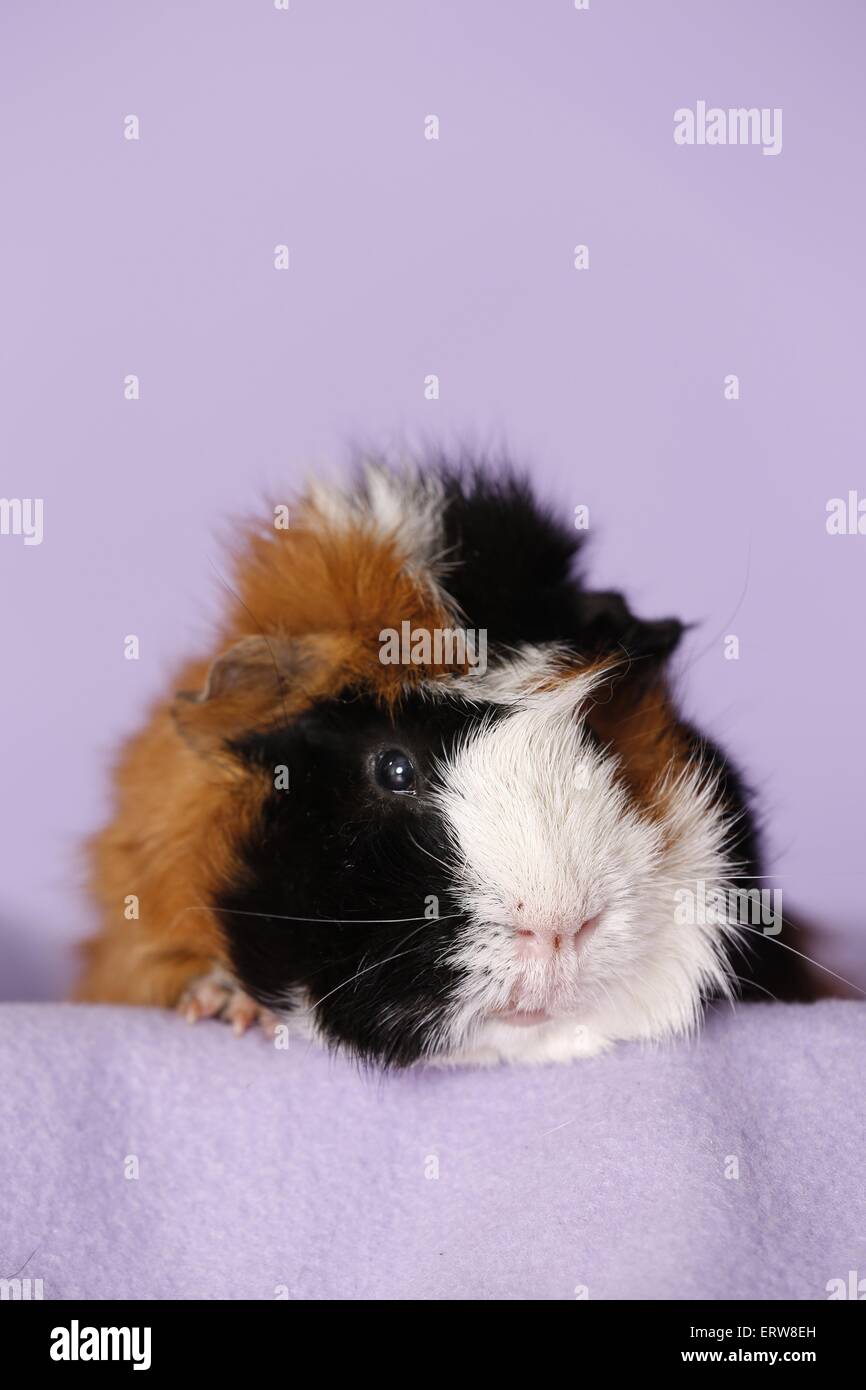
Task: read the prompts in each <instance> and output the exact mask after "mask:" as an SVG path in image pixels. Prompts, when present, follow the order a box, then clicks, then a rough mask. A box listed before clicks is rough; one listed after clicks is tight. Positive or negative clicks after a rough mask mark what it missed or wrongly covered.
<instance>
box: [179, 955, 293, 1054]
mask: <svg viewBox="0 0 866 1390" xmlns="http://www.w3.org/2000/svg"><path fill="white" fill-rule="evenodd" d="M178 1010H179V1012H180V1013H182V1014H183V1016H184V1018H185V1019H186V1021H187V1023H197V1022H198V1021H199V1019H200V1018H221V1019H223V1020H224V1021H225V1022H226V1023H230V1024H231V1027H232V1032H233V1033H234V1035H235V1037H237V1038H239V1037H241V1036H242V1034H244V1033H245V1032H246V1031H247V1029H248V1028H250V1027H251V1026H252V1024H254V1023H255V1022H256V1021H258V1022H259V1023H260V1024H261V1026H262V1028H263V1030H264V1032H265V1033H266V1034H267V1035H268V1036H273V1033H274V1029H275V1028H276V1026H277V1023H278V1021H279V1020H278V1019H277V1017H276V1015H275V1014H272V1013H271V1011H270V1009H266V1008H264V1007H263V1006H262V1005H261V1004H258V1003H257V1002H256V1000H255V999H251V998H250V996H249V995H248V994H245V993H244V991H243V990H242V989H239V988H238V986H237V985H236V984H235V982H234V981H233V980H232V979H231V978H230V976H228V975H227V974H226V973H225V971H223V970H219V969H216V970H211V971H210V972H209V973H208V974H207V975H200V976H199V978H198V979H197V980H193V981H192V983H191V984H190V985H189V986H188V988H187V989H186V991H185V993H184V995H183V997H182V998H181V1000H180V1003H179V1004H178Z"/></svg>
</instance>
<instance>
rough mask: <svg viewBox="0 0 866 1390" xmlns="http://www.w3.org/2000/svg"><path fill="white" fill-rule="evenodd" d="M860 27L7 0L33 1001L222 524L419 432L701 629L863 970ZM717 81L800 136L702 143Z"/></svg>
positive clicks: (211, 594)
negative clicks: (495, 462)
mask: <svg viewBox="0 0 866 1390" xmlns="http://www.w3.org/2000/svg"><path fill="white" fill-rule="evenodd" d="M864 39H866V11H864V9H863V7H862V6H861V5H860V4H858V3H856V0H850V3H845V0H836V2H835V3H827V0H825V3H823V4H820V5H818V4H815V3H812V0H763V3H762V4H760V5H756V4H754V3H753V0H725V3H724V4H722V3H709V2H708V0H707V2H702V0H692V3H676V2H675V0H656V3H652V4H648V3H646V0H630V2H629V3H626V0H620V2H619V3H615V0H607V2H605V0H591V4H590V8H589V10H588V11H586V12H579V11H577V10H575V8H574V5H573V3H572V0H543V2H542V3H540V2H539V0H534V2H533V3H530V0H525V3H521V2H520V0H511V2H510V3H509V0H471V3H469V2H468V0H447V2H446V3H436V2H435V0H426V2H425V3H421V0H368V2H367V3H365V4H358V3H357V0H317V3H315V4H314V3H313V0H291V7H290V9H289V11H288V12H287V13H284V12H280V11H278V10H276V9H275V8H274V5H273V3H272V0H243V3H241V0H235V3H228V0H199V3H192V2H191V0H186V3H184V4H183V5H178V4H176V3H173V2H172V3H169V0H149V3H148V4H147V5H134V4H122V5H121V4H118V3H117V0H112V2H111V3H109V0H89V2H88V3H87V4H86V5H83V6H81V5H79V6H69V5H61V4H57V3H52V4H49V3H43V0H28V4H27V5H26V6H25V5H17V6H5V7H4V9H3V12H2V18H0V52H2V58H0V62H2V67H3V72H2V79H0V80H2V89H3V91H4V98H5V101H4V106H5V119H4V122H3V128H2V141H3V145H4V147H5V148H4V156H3V160H4V175H3V184H4V195H5V196H4V204H5V207H4V212H3V218H2V238H3V256H2V267H3V276H4V280H5V281H6V288H5V291H4V299H5V309H4V321H5V324H4V326H5V332H4V333H3V363H2V373H0V381H2V390H3V397H4V401H3V407H2V412H0V430H2V460H3V470H2V485H0V490H2V493H3V494H4V495H5V496H7V497H34V498H35V497H41V498H43V499H44V539H43V542H42V544H41V545H32V546H25V545H24V543H23V538H22V537H21V536H14V535H3V536H0V567H2V579H0V582H2V595H3V600H2V601H3V610H2V611H3V652H4V657H5V659H4V662H3V667H4V675H3V700H4V704H3V708H4V717H3V720H2V728H0V739H2V749H0V767H2V773H3V792H4V824H3V834H2V849H0V852H2V859H3V863H2V880H0V892H2V900H0V922H2V929H0V970H2V975H3V978H2V993H3V994H5V995H6V996H7V997H8V996H9V995H15V994H19V995H38V994H45V993H50V992H51V991H52V990H56V989H58V988H60V987H61V985H62V981H63V979H64V977H65V974H66V972H67V970H68V961H67V958H66V954H65V952H66V948H67V946H68V943H70V942H71V941H72V940H74V939H75V938H76V936H78V935H80V934H81V933H82V931H83V930H85V929H86V927H87V924H88V920H89V916H88V910H87V907H86V904H85V903H84V902H83V900H82V897H81V893H80V887H79V879H80V874H79V870H78V865H77V860H76V856H77V852H78V851H77V847H78V844H79V841H80V838H81V836H82V835H83V834H84V833H85V832H87V831H88V830H89V829H90V828H92V827H94V826H95V825H96V824H97V823H98V821H99V819H100V817H101V816H102V815H103V814H104V811H105V806H106V769H107V765H108V760H109V757H110V753H111V750H112V748H113V747H114V746H115V745H116V743H117V741H118V739H119V738H120V737H121V736H122V735H123V734H124V733H125V732H127V731H128V730H130V729H131V728H133V727H134V726H135V724H136V722H137V720H138V719H139V718H140V716H141V713H142V710H143V709H144V707H145V705H146V703H147V701H148V699H149V698H150V697H151V696H152V695H153V694H154V693H155V692H156V691H158V690H159V689H160V688H161V687H162V684H163V681H164V680H165V678H166V674H167V671H168V669H169V668H170V666H171V664H172V662H173V661H174V659H175V658H177V656H178V655H179V654H181V653H183V652H184V651H186V649H187V647H188V645H189V644H190V643H191V642H195V641H196V640H197V639H199V638H200V637H201V636H202V634H203V633H204V632H206V630H207V624H208V621H209V618H210V617H211V616H212V615H213V613H214V611H215V605H216V603H217V601H218V597H219V582H218V580H217V579H216V576H215V573H214V569H213V564H212V562H213V563H216V564H217V565H219V564H220V563H221V561H220V556H221V554H222V548H221V544H220V543H219V541H218V540H217V537H218V536H219V535H220V534H221V533H223V532H224V530H225V528H226V522H227V519H228V518H231V517H232V516H233V515H235V514H236V513H237V512H238V511H248V510H249V509H250V508H251V507H253V506H254V505H256V502H257V499H258V498H259V496H260V495H261V493H262V491H263V490H264V489H272V490H274V491H276V493H277V495H285V493H286V491H287V489H289V488H290V487H291V486H292V485H294V484H295V483H296V482H297V481H298V480H299V479H300V478H301V476H302V475H303V473H304V472H305V471H306V470H307V469H308V468H320V467H323V466H325V465H326V464H328V465H329V466H330V465H331V464H335V465H336V466H339V464H340V461H341V459H342V458H343V457H344V449H345V444H346V441H347V440H358V439H360V440H362V441H364V440H368V441H374V442H376V443H381V442H382V441H385V442H388V441H393V440H395V439H401V438H408V439H409V440H412V439H417V438H419V437H422V436H426V437H429V438H433V439H435V440H437V441H440V442H443V441H444V442H448V441H449V440H452V439H454V438H457V437H465V436H467V435H468V436H470V437H472V438H474V439H475V440H476V441H479V442H480V443H483V444H493V445H499V444H503V443H507V444H508V446H509V447H510V448H511V449H512V450H513V451H514V452H515V453H516V455H517V456H518V457H519V458H521V459H523V460H525V461H527V462H528V463H529V464H530V465H531V467H532V469H533V471H534V473H535V475H536V477H537V479H538V483H539V485H540V486H541V487H542V488H543V489H544V490H545V491H546V492H547V493H548V494H549V496H550V497H551V498H552V499H553V500H554V501H555V503H556V504H557V505H558V506H559V507H561V508H562V509H563V512H564V514H570V513H571V512H572V510H573V508H574V507H575V506H576V505H578V504H580V503H585V504H588V505H589V506H590V508H591V535H592V571H593V575H594V578H595V579H597V581H598V582H599V584H602V585H615V586H622V587H625V588H626V589H627V591H628V593H629V595H630V597H631V598H632V600H633V602H634V604H635V606H637V607H638V608H639V609H640V610H642V611H644V612H646V613H647V614H649V615H660V614H664V613H667V612H669V611H676V612H679V613H682V614H683V615H684V616H686V617H687V618H689V619H692V620H694V621H695V622H696V623H698V624H699V625H700V626H699V627H698V628H697V629H696V631H695V632H694V634H693V635H692V636H691V637H690V639H689V642H688V644H687V647H686V650H685V652H684V656H683V660H682V663H681V684H682V689H683V692H684V696H685V699H686V702H687V705H688V707H689V709H690V710H691V711H692V712H693V713H694V714H696V715H698V716H699V717H700V718H701V719H702V720H703V722H704V723H705V724H706V725H707V726H708V727H709V728H710V729H711V730H712V731H714V732H715V733H716V734H717V735H718V736H720V737H721V738H722V739H723V740H725V741H726V742H727V744H728V745H729V746H730V748H731V749H732V750H733V751H734V752H735V753H736V754H737V755H738V756H739V758H740V759H741V760H742V762H743V763H744V765H745V766H746V768H747V769H748V770H749V772H750V774H751V776H752V778H753V780H754V782H755V783H756V785H757V786H758V787H759V788H760V791H761V794H762V797H763V801H764V806H765V808H766V812H767V816H768V819H769V822H770V825H771V840H772V845H773V848H774V852H775V857H774V868H776V869H777V870H778V871H779V873H780V875H781V878H780V880H779V881H780V882H781V884H782V886H783V889H784V891H785V893H786V895H787V901H788V904H789V905H793V903H794V902H797V903H799V904H800V906H802V907H803V908H805V909H806V910H807V912H810V913H811V914H813V915H814V916H816V917H818V918H819V919H820V920H821V921H822V922H823V923H824V924H825V928H826V931H827V933H828V941H827V945H826V951H825V954H826V958H827V959H828V960H829V959H830V958H831V956H832V953H833V950H834V945H833V941H834V938H835V937H837V936H839V937H845V938H846V939H847V942H848V945H847V947H846V950H847V955H848V959H849V960H850V959H851V958H852V957H853V956H856V955H858V954H859V955H860V956H861V958H862V956H863V954H864V952H866V944H864V943H866V930H861V931H860V936H859V944H858V943H857V932H858V930H859V929H860V928H861V927H862V923H863V911H862V907H861V898H862V891H863V887H864V874H866V865H864V858H863V853H862V848H863V788H864V773H866V744H864V739H863V735H862V704H863V701H862V683H863V671H864V657H863V599H864V580H863V576H864V565H866V535H864V536H859V535H842V536H832V535H828V533H827V530H826V525H825V521H826V504H827V501H828V499H830V498H832V497H846V496H847V494H848V492H849V490H851V489H858V488H859V489H860V491H861V493H862V495H863V496H866V469H864V461H863V460H864V449H863V445H864V424H863V412H862V397H863V391H862V380H863V369H864V368H863V352H862V345H863V323H864V321H866V303H864V297H866V296H864V277H863V269H862V267H863V259H862V257H863V253H862V227H863V212H864V179H863V157H862V139H863V119H862V117H863V108H862V61H863V51H864ZM700 99H705V100H707V101H708V102H709V103H710V104H718V105H719V106H723V107H728V106H752V105H754V106H758V107H767V108H775V107H780V108H781V109H782V112H783V148H782V151H781V153H780V154H778V155H777V156H775V157H772V156H770V157H768V156H765V155H764V154H763V153H762V151H761V149H760V148H757V147H753V146H746V147H743V146H738V147H731V146H726V147H710V146H703V147H699V146H693V147H681V146H678V145H677V144H675V142H674V139H673V125H674V122H673V113H674V110H675V109H676V108H678V107H685V106H689V107H694V106H695V104H696V102H697V101H698V100H700ZM132 114H134V115H136V116H138V118H139V121H140V139H139V140H137V141H133V140H128V139H125V138H124V118H125V117H127V116H128V115H132ZM434 114H435V115H436V116H438V118H439V121H440V138H439V139H438V141H437V140H427V139H425V135H424V122H425V117H427V116H429V115H434ZM277 243H286V244H287V245H288V246H289V248H290V268H289V270H288V271H278V270H276V269H275V268H274V264H273V256H274V246H275V245H276V244H277ZM577 243H585V244H586V245H587V246H588V247H589V257H590V263H589V269H587V270H576V269H575V268H574V265H573V248H574V246H575V245H576V244H577ZM131 373H134V374H137V375H138V376H139V378H140V399H139V400H137V401H128V400H125V399H124V390H123V383H124V378H125V377H126V376H127V375H128V374H131ZM429 373H436V374H437V375H438V376H439V378H440V383H441V394H440V398H439V400H437V401H428V400H425V398H424V391H423V382H424V378H425V376H426V375H427V374H429ZM729 373H736V374H737V375H738V376H739V380H740V398H739V400H726V399H725V395H724V379H725V376H726V375H727V374H729ZM129 633H135V634H137V635H138V636H139V638H140V642H141V658H140V660H139V661H137V662H135V661H126V660H124V657H123V639H124V637H125V636H126V635H127V634H129ZM728 633H733V634H736V635H737V636H738V638H739V642H740V657H739V660H736V661H732V660H726V659H725V655H724V650H723V643H722V640H721V639H722V637H723V636H724V635H726V634H728ZM840 958H841V957H840Z"/></svg>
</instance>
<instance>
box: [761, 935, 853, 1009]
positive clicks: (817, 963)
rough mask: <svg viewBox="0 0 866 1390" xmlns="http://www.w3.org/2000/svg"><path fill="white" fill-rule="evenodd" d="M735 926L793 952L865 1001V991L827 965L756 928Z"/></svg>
mask: <svg viewBox="0 0 866 1390" xmlns="http://www.w3.org/2000/svg"><path fill="white" fill-rule="evenodd" d="M780 920H781V921H782V922H784V921H785V918H784V917H782V918H781V919H780ZM736 926H737V928H738V929H739V930H740V931H750V932H753V933H754V934H755V936H760V937H763V938H764V940H765V941H775V943H776V945H777V946H781V947H782V949H783V950H785V951H793V952H794V955H795V956H799V957H800V959H801V960H805V961H808V962H809V964H810V965H815V966H817V967H818V969H819V970H823V971H824V972H825V973H826V974H827V975H832V976H833V979H834V980H839V981H840V983H841V984H843V985H848V987H849V988H850V989H855V990H856V991H857V993H858V994H862V995H863V997H864V999H866V989H861V988H860V986H859V985H855V983H854V981H853V980H846V979H845V976H844V975H837V974H836V971H835V970H831V969H830V967H829V965H822V964H821V962H820V961H819V960H815V958H814V957H813V956H807V955H805V954H804V952H803V951H798V950H797V949H796V947H795V946H788V945H787V944H786V943H785V942H784V941H780V940H779V938H778V937H777V936H768V935H767V933H766V932H762V931H758V929H757V927H747V926H746V925H745V923H744V922H737V923H736ZM786 926H789V927H790V926H793V923H792V922H787V923H786Z"/></svg>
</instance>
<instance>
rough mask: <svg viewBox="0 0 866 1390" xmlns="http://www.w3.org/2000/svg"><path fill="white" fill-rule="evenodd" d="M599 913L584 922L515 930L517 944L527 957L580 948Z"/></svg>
mask: <svg viewBox="0 0 866 1390" xmlns="http://www.w3.org/2000/svg"><path fill="white" fill-rule="evenodd" d="M600 916H601V913H596V915H595V917H587V919H586V921H584V922H577V923H574V922H567V923H566V922H558V921H557V922H552V923H549V924H548V923H546V924H544V925H541V924H536V926H535V927H534V928H533V929H530V928H529V927H518V928H516V931H515V935H516V937H517V940H518V944H519V945H520V946H521V948H522V949H523V951H524V952H526V953H527V954H529V955H537V954H546V953H547V952H548V951H549V950H553V951H562V950H566V949H568V948H569V947H572V946H582V945H583V944H584V942H585V941H586V940H587V938H588V937H589V936H590V935H591V933H592V930H593V928H594V927H595V926H596V925H597V923H598V920H599V918H600Z"/></svg>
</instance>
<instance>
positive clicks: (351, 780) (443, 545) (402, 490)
mask: <svg viewBox="0 0 866 1390" xmlns="http://www.w3.org/2000/svg"><path fill="white" fill-rule="evenodd" d="M277 514H279V516H278V515H277ZM274 517H276V518H277V524H273V520H274V518H271V517H269V518H268V522H267V524H265V525H263V526H262V527H261V528H259V529H255V528H254V529H253V531H252V533H250V534H248V535H247V536H246V539H245V542H244V545H243V547H242V550H241V553H240V555H239V557H238V561H237V565H236V578H235V582H234V587H233V588H232V594H233V598H232V601H231V603H230V607H229V611H228V613H227V615H226V619H225V624H224V627H223V630H222V632H221V635H220V638H219V641H218V642H217V644H216V646H215V648H214V651H213V652H212V654H211V656H210V659H208V660H202V661H195V662H192V663H191V664H189V665H188V666H187V667H186V668H185V669H184V670H183V671H182V672H181V674H180V678H179V680H178V681H177V682H176V688H178V689H179V690H180V693H179V694H177V695H172V696H171V698H168V699H166V700H165V701H164V702H163V703H161V704H160V705H159V706H158V707H157V708H156V709H155V711H154V712H153V715H152V718H151V719H150V722H149V723H148V725H147V727H146V728H145V729H144V730H143V731H142V732H141V733H139V734H138V735H137V736H136V737H135V738H133V739H132V741H131V742H130V743H129V745H128V746H127V747H126V749H125V750H124V752H123V755H122V758H121V760H120V763H119V767H118V770H117V775H116V813H115V815H114V818H113V820H112V822H111V824H110V825H109V826H108V827H107V828H106V829H105V830H104V831H102V832H101V833H100V834H99V835H97V836H96V838H95V839H94V841H93V843H92V846H91V850H92V886H93V890H94V893H95V896H96V898H97V900H98V902H99V904H100V907H101V912H102V917H103V924H102V929H101V931H100V932H99V934H98V935H97V936H96V937H95V938H94V939H93V940H91V941H90V942H88V943H87V945H86V947H85V953H86V964H85V969H84V972H83V977H82V979H81V982H80V985H79V987H78V991H77V997H78V998H79V999H83V1000H96V1001H115V1002H117V1001H125V1002H129V1003H136V1004H155V1005H177V1006H180V1007H181V1009H182V1010H183V1011H184V1013H185V1014H186V1015H187V1017H188V1018H190V1019H191V1020H194V1019H196V1018H199V1017H203V1016H214V1015H220V1016H222V1017H224V1018H226V1019H228V1020H229V1021H231V1022H232V1023H233V1024H234V1026H235V1028H236V1030H237V1031H243V1029H244V1027H245V1026H246V1025H247V1024H248V1023H250V1022H251V1021H252V1020H253V1019H255V1018H256V1017H257V1016H264V1017H265V1018H266V1019H268V1020H270V1021H273V1020H274V1019H275V1018H276V1019H277V1020H279V1021H280V1022H282V1023H284V1024H285V1025H286V1026H287V1028H288V1029H289V1030H290V1031H291V1030H294V1031H297V1032H298V1033H299V1034H306V1035H307V1036H309V1037H316V1038H319V1039H321V1040H322V1041H323V1042H325V1043H326V1044H330V1045H332V1046H339V1047H341V1048H344V1049H346V1050H347V1051H349V1052H351V1053H352V1054H354V1055H355V1056H357V1057H360V1058H363V1059H366V1060H371V1061H375V1062H378V1063H381V1064H383V1065H392V1066H393V1065H397V1066H403V1065H407V1064H410V1063H413V1062H415V1061H418V1060H446V1061H485V1060H495V1059H508V1060H514V1061H548V1060H559V1059H566V1058H570V1057H574V1056H584V1055H591V1054H593V1053H595V1052H598V1051H600V1050H601V1049H603V1048H605V1047H607V1046H608V1045H610V1044H611V1043H612V1042H614V1041H616V1040H618V1039H650V1040H652V1039H660V1038H663V1037H666V1036H670V1035H675V1034H680V1033H684V1032H687V1031H689V1030H690V1029H692V1028H693V1027H694V1026H695V1024H696V1022H697V1021H698V1019H699V1017H700V1014H701V1009H702V1005H703V1002H704V1001H705V1000H706V999H707V998H708V997H711V996H718V995H723V996H731V995H733V994H734V993H738V992H739V993H745V994H749V993H751V992H752V991H753V990H758V991H759V992H761V993H762V994H764V995H765V994H766V993H767V992H769V993H770V994H771V995H773V996H775V997H782V998H791V997H800V996H804V995H806V994H808V992H809V990H808V987H807V985H806V983H805V980H804V978H803V977H802V976H801V975H800V973H799V970H798V965H799V958H798V957H797V956H796V955H795V954H794V953H793V952H792V951H791V950H786V949H784V944H783V942H782V941H781V940H780V939H779V935H778V926H777V927H776V928H774V929H773V931H772V934H771V935H767V934H765V933H764V931H762V930H761V929H760V927H758V928H755V927H751V928H749V927H742V926H740V925H738V923H737V921H736V920H725V919H724V917H722V919H721V920H720V919H719V915H718V914H714V913H710V914H706V913H701V912H695V913H694V914H691V915H690V914H689V913H688V912H686V913H685V914H684V913H683V912H682V910H680V909H681V907H682V903H683V902H684V901H685V902H688V900H689V899H688V895H689V894H691V895H692V897H693V898H694V899H695V900H698V899H703V900H706V897H707V894H712V893H717V894H718V893H719V892H721V893H722V895H724V894H725V893H727V892H729V891H730V890H731V889H732V888H733V889H737V888H738V887H739V888H745V889H749V888H753V887H754V885H755V883H756V881H759V880H758V876H759V874H760V872H761V866H760V862H759V852H758V845H757V838H756V831H755V826H754V821H753V816H752V814H751V812H750V809H749V806H748V804H747V797H746V793H745V791H744V787H743V784H742V782H741V780H740V777H739V776H738V775H737V773H736V772H735V771H734V770H733V768H732V767H731V765H730V763H729V762H728V761H727V760H726V759H725V757H724V756H723V754H722V753H721V752H720V751H719V749H718V748H716V747H714V746H713V745H712V744H711V743H709V742H708V741H707V740H706V739H705V738H702V737H701V736H700V734H698V733H697V732H696V731H695V729H694V728H692V727H690V726H689V725H688V724H687V723H685V722H683V720H682V719H681V718H680V717H679V716H678V714H677V711H676V709H675V707H674V703H673V701H672V696H671V693H670V690H669V683H668V679H667V676H666V669H665V668H666V663H667V660H668V658H669V657H670V655H671V653H672V652H673V651H674V649H675V647H676V646H677V643H678V640H679V638H680V636H681V633H682V630H683V629H682V625H681V623H680V622H679V621H677V620H675V619H666V620H664V621H655V622H647V621H642V620H640V619H638V618H636V617H635V616H634V615H633V614H632V613H631V612H630V610H629V608H628V607H627V605H626V603H625V602H624V600H623V599H622V597H621V596H620V595H619V594H615V593H595V592H591V591H588V590H587V589H586V588H585V586H584V584H583V583H582V581H581V579H580V577H579V573H578V567H577V562H578V559H579V556H578V550H579V542H580V539H581V535H580V533H579V532H577V531H576V530H575V529H573V527H572V526H570V525H566V524H563V523H562V522H560V521H558V520H557V519H556V518H555V516H554V515H553V514H552V513H551V512H549V511H548V510H546V509H545V508H543V507H542V506H540V505H539V504H538V503H537V502H536V500H535V498H534V496H533V493H532V489H531V487H530V486H529V484H528V483H527V482H526V481H525V480H524V479H522V478H520V477H518V476H516V475H513V474H511V473H507V474H504V475H503V474H501V473H497V474H491V473H490V472H487V471H485V470H484V469H483V468H473V467H472V466H463V465H461V466H459V467H455V468H451V467H449V466H448V465H447V463H444V462H441V461H440V462H437V463H435V464H433V465H430V466H427V467H418V468H414V467H410V468H405V469H402V470H397V471H392V470H391V469H389V468H388V467H387V466H385V465H384V464H380V463H372V464H369V465H367V466H366V467H365V468H364V469H363V470H362V471H361V474H360V475H359V476H358V478H357V479H356V481H355V482H354V483H353V484H352V485H350V486H348V487H347V488H345V489H341V488H333V487H324V486H319V485H314V486H311V487H310V488H309V490H308V491H307V493H306V494H305V496H304V497H303V498H302V499H301V500H300V502H299V504H298V506H297V507H296V508H293V509H292V511H291V515H290V519H289V524H288V526H286V525H285V524H284V523H285V508H282V509H281V508H276V509H275V512H274Z"/></svg>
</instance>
